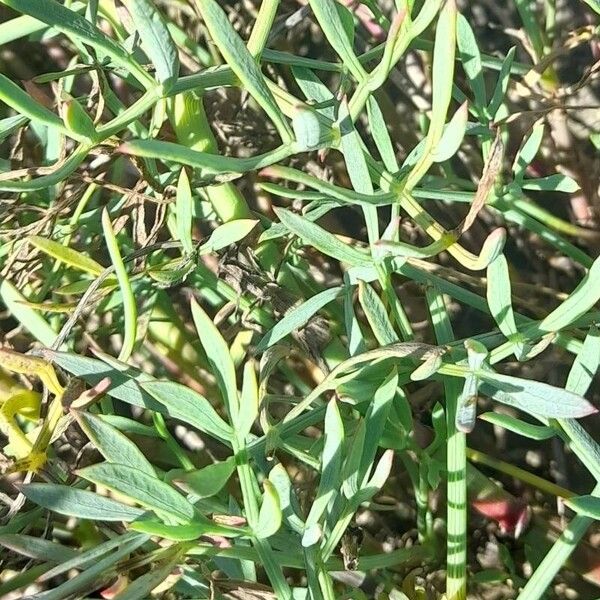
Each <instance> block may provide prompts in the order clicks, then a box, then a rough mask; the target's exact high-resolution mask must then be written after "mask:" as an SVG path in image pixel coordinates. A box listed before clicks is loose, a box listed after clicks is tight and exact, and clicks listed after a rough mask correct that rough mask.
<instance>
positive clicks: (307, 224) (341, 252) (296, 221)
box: [274, 208, 370, 266]
mask: <svg viewBox="0 0 600 600" xmlns="http://www.w3.org/2000/svg"><path fill="white" fill-rule="evenodd" d="M274 211H275V214H276V215H277V216H278V217H279V220H280V221H281V222H282V223H283V224H284V225H285V226H286V227H287V228H288V229H289V230H290V231H291V232H292V233H294V234H295V235H297V236H298V237H299V238H301V239H302V240H303V241H304V242H305V243H307V244H310V245H311V246H314V247H315V248H316V249H317V250H319V251H320V252H323V254H326V255H328V256H331V257H333V258H335V259H337V260H339V261H340V262H343V263H346V264H349V265H352V266H355V265H363V266H366V265H368V264H370V260H369V257H368V256H367V255H366V254H365V253H363V252H361V251H360V250H356V249H355V248H353V247H352V246H349V245H348V244H345V243H344V242H342V241H341V240H339V239H338V238H336V237H335V236H334V235H333V234H332V233H329V232H328V231H326V230H325V229H323V228H322V227H320V226H319V225H317V224H316V223H312V222H311V221H309V220H308V219H306V218H304V217H301V216H300V215H297V214H295V213H293V212H290V211H288V210H285V209H283V208H274Z"/></svg>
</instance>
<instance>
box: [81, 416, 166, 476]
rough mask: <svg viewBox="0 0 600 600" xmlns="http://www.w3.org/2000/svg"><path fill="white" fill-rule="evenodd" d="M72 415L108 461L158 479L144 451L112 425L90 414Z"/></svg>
mask: <svg viewBox="0 0 600 600" xmlns="http://www.w3.org/2000/svg"><path fill="white" fill-rule="evenodd" d="M71 414H73V416H74V417H75V419H76V420H77V422H78V423H79V426H80V427H81V428H82V429H83V431H84V432H85V434H86V435H87V436H88V438H89V440H90V441H91V442H92V444H94V446H95V447H96V448H97V450H98V451H99V452H100V454H102V456H104V458H105V459H106V460H107V461H109V462H112V463H119V464H125V465H129V466H131V467H133V468H135V469H137V470H139V471H141V472H143V473H146V475H149V476H150V477H156V472H155V471H154V467H153V466H152V465H151V464H150V462H149V461H148V459H147V458H146V457H145V456H144V454H143V453H142V451H141V450H140V449H139V448H138V447H137V446H136V445H135V444H134V443H133V442H132V441H131V440H129V439H128V438H127V437H126V436H124V435H123V434H122V433H121V432H120V431H118V430H117V429H115V428H114V427H113V426H112V425H110V424H109V423H107V422H106V421H104V420H103V419H101V418H100V417H97V416H95V415H93V414H91V413H88V412H81V411H77V410H72V411H71Z"/></svg>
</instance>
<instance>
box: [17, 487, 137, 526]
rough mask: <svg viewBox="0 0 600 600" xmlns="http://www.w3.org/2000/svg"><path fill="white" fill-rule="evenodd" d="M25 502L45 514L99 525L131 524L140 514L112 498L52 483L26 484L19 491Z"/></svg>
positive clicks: (133, 508) (131, 507)
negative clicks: (73, 518) (47, 512)
mask: <svg viewBox="0 0 600 600" xmlns="http://www.w3.org/2000/svg"><path fill="white" fill-rule="evenodd" d="M21 491H22V492H23V494H24V495H25V497H26V498H28V499H29V500H31V501H32V502H34V503H35V504H38V505H39V506H43V507H44V508H47V509H48V510H51V511H53V512H56V513H58V514H60V515H66V516H68V517H78V518H80V519H92V520H94V519H95V520H100V521H133V520H134V519H137V518H138V517H140V516H141V515H142V514H143V511H141V510H140V509H139V508H135V507H133V506H126V505H125V504H121V503H120V502H117V501H116V500H112V499H111V498H105V497H104V496H99V495H98V494H94V493H93V492H90V491H87V490H79V489H77V488H74V487H69V486H67V485H56V484H53V483H29V484H27V485H24V486H22V487H21Z"/></svg>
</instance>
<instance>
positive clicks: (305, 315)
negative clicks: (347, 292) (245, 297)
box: [256, 287, 343, 353]
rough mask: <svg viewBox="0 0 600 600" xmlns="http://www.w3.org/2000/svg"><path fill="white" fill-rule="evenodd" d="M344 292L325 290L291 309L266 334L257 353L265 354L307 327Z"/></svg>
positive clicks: (334, 289) (257, 347)
mask: <svg viewBox="0 0 600 600" xmlns="http://www.w3.org/2000/svg"><path fill="white" fill-rule="evenodd" d="M342 291H343V288H342V287H334V288H330V289H328V290H323V291H322V292H319V293H318V294H316V295H314V296H313V297H312V298H309V299H308V300H306V301H305V302H303V303H302V304H300V305H299V306H297V307H295V308H293V309H291V310H290V311H289V312H287V313H286V315H285V316H284V317H283V319H281V320H280V321H279V322H278V323H277V325H275V327H273V329H271V330H270V331H269V332H268V333H266V334H265V336H264V337H263V338H262V339H261V340H260V342H259V343H258V345H257V346H256V352H257V353H261V352H264V351H265V350H266V349H267V348H269V347H270V346H272V345H273V344H276V343H277V342H278V341H279V340H281V339H283V338H284V337H285V336H286V335H288V334H290V333H292V332H294V331H296V330H297V329H300V327H302V326H303V325H305V324H306V323H307V322H308V320H309V319H310V318H311V317H312V316H313V315H315V314H316V313H317V312H318V311H319V310H321V309H322V308H323V307H324V306H326V305H327V304H329V303H330V302H332V301H333V300H335V299H336V298H337V297H338V296H340V294H341V293H342Z"/></svg>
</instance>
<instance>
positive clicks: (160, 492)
mask: <svg viewBox="0 0 600 600" xmlns="http://www.w3.org/2000/svg"><path fill="white" fill-rule="evenodd" d="M76 474H77V475H78V476H79V477H82V478H83V479H87V480H88V481H91V482H92V483H95V484H97V485H103V486H105V487H107V488H108V489H109V490H112V491H113V492H117V493H119V494H123V495H124V496H127V497H128V498H130V499H131V500H133V501H134V502H137V503H138V504H140V505H141V506H143V507H144V508H147V509H149V510H153V511H156V512H158V513H159V514H161V513H164V514H168V515H170V516H171V517H172V518H173V519H176V520H177V521H179V522H182V523H186V522H187V521H190V520H191V519H192V518H193V517H194V507H193V506H192V505H191V504H190V503H189V502H188V501H187V500H186V499H185V498H184V497H183V496H182V495H181V494H179V493H178V492H176V491H175V490H174V489H173V488H172V487H171V486H170V485H168V484H167V483H164V482H163V481H161V480H160V479H157V478H156V477H151V476H149V475H147V474H146V473H143V472H141V471H138V470H137V469H135V468H134V467H130V466H128V465H120V464H111V463H100V464H97V465H92V466H90V467H85V468H84V469H79V470H78V471H76Z"/></svg>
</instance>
